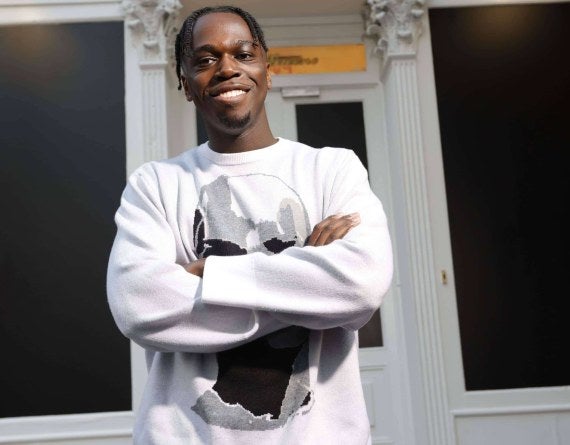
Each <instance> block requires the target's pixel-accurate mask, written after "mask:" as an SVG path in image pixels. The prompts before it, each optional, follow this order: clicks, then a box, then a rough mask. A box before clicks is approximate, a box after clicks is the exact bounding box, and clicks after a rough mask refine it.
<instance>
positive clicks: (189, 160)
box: [107, 139, 392, 445]
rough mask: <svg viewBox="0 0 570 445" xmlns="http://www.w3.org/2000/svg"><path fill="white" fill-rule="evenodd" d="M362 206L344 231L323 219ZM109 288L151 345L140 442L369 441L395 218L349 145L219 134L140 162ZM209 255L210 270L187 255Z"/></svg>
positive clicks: (138, 335)
mask: <svg viewBox="0 0 570 445" xmlns="http://www.w3.org/2000/svg"><path fill="white" fill-rule="evenodd" d="M353 212H358V213H359V214H360V217H361V223H360V224H359V225H358V226H357V227H355V228H353V229H352V230H350V231H349V232H348V234H347V235H346V236H345V237H344V238H343V239H342V240H337V241H334V242H332V243H330V244H329V245H327V246H322V247H312V246H306V247H304V243H305V240H306V238H307V237H308V235H309V234H310V233H311V231H312V228H313V226H314V225H315V224H317V223H318V222H320V221H322V220H323V219H324V218H326V217H327V216H329V215H332V214H337V213H343V214H347V213H353ZM116 223H117V228H118V230H117V236H116V239H115V243H114V245H113V249H112V252H111V258H110V262H109V270H108V283H107V290H108V298H109V304H110V307H111V311H112V313H113V316H114V317H115V320H116V323H117V325H118V326H119V329H120V330H121V331H122V332H123V333H124V334H125V335H126V336H127V337H129V338H130V339H132V340H133V341H135V342H136V343H138V344H139V345H141V346H142V347H144V348H145V349H146V351H147V364H148V371H149V378H148V382H147V385H146V388H145V392H144V395H143V400H142V403H141V406H140V408H139V410H138V413H137V421H136V424H135V431H134V440H135V444H163V445H176V444H228V445H238V444H247V445H249V444H255V445H260V444H292V445H293V444H333V445H334V444H339V445H340V444H342V445H346V444H362V445H364V444H367V443H369V441H370V428H369V422H368V418H367V415H366V409H365V405H364V398H363V394H362V388H361V384H360V375H359V365H358V337H357V332H356V330H357V329H359V328H360V327H362V326H363V325H364V324H365V323H366V322H367V321H368V320H369V318H370V317H371V316H372V314H373V313H374V311H375V310H376V309H377V308H378V306H379V305H380V300H381V297H382V295H384V293H385V292H386V291H387V289H388V286H389V284H390V280H391V277H392V251H391V245H390V239H389V235H388V230H387V225H386V217H385V215H384V212H383V209H382V205H381V204H380V201H379V200H378V199H377V198H376V197H375V196H374V194H373V193H372V191H371V190H370V186H369V184H368V179H367V173H366V170H365V169H364V167H363V166H362V164H361V163H360V161H359V160H358V158H357V157H356V156H355V155H354V153H353V152H352V151H350V150H345V149H338V148H330V147H329V148H323V149H314V148H311V147H308V146H306V145H303V144H300V143H296V142H291V141H288V140H285V139H279V141H278V142H277V143H276V144H274V145H271V146H269V147H266V148H262V149H259V150H254V151H250V152H245V153H236V154H220V153H216V152H214V151H212V150H211V149H210V148H209V147H208V145H207V144H202V145H201V146H199V147H197V148H195V149H192V150H189V151H187V152H185V153H183V154H182V155H180V156H178V157H176V158H173V159H170V160H167V161H162V162H151V163H148V164H145V165H143V166H142V167H140V168H139V169H138V170H137V171H136V172H135V173H133V175H132V176H131V177H130V179H129V181H128V185H127V187H126V189H125V191H124V193H123V197H122V200H121V206H120V208H119V210H118V211H117V215H116ZM200 257H207V260H206V266H205V270H204V277H203V278H199V277H197V276H195V275H192V274H190V273H188V272H186V271H185V269H184V268H183V266H184V265H185V264H188V263H190V262H191V261H193V260H196V259H197V258H200Z"/></svg>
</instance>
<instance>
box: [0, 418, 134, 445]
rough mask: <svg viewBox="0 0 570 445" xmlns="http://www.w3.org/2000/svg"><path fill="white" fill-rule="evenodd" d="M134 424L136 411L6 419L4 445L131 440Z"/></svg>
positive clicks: (1, 424) (1, 430) (0, 428)
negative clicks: (58, 441) (65, 441)
mask: <svg viewBox="0 0 570 445" xmlns="http://www.w3.org/2000/svg"><path fill="white" fill-rule="evenodd" d="M133 423H134V415H133V413H132V411H120V412H108V413H89V414H69V415H52V416H32V417H14V418H4V419H0V444H2V443H22V442H47V441H53V440H81V439H108V438H130V437H131V436H132V426H133ZM24 431H25V432H24Z"/></svg>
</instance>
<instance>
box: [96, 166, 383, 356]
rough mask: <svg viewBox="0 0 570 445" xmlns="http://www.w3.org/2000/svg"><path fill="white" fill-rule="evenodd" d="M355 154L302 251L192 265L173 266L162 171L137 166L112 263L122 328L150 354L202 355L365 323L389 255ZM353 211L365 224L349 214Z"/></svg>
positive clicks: (112, 298)
mask: <svg viewBox="0 0 570 445" xmlns="http://www.w3.org/2000/svg"><path fill="white" fill-rule="evenodd" d="M352 156H353V158H349V159H347V161H346V163H345V164H344V165H342V166H341V169H339V171H341V172H342V173H341V174H340V176H339V178H338V179H337V180H335V185H334V187H333V190H332V192H331V195H332V196H334V199H332V200H331V202H330V204H329V205H328V207H327V208H326V214H325V215H324V216H325V219H324V220H323V221H322V222H321V223H320V224H318V225H317V226H316V227H315V229H314V230H313V232H312V234H311V236H310V237H309V241H308V242H307V245H306V246H303V247H290V248H287V249H285V250H284V251H282V252H281V253H280V254H277V255H271V256H268V255H265V254H263V253H260V252H258V253H252V254H248V255H241V256H235V257H217V256H210V257H208V258H207V260H206V261H204V260H199V259H195V260H194V261H191V262H190V263H189V264H187V263H184V264H180V263H178V262H177V261H179V258H180V257H181V256H182V255H181V250H180V249H181V247H180V246H181V244H182V243H181V241H180V234H179V233H177V231H176V230H173V229H172V226H171V224H170V223H169V221H168V220H167V218H166V215H165V211H164V203H163V202H162V200H163V199H164V197H163V196H162V195H161V193H162V192H161V187H160V186H159V184H158V182H159V179H158V177H157V173H156V171H154V169H153V167H152V166H145V167H144V168H142V169H140V170H139V171H138V172H137V173H136V174H134V175H133V176H132V177H131V178H130V180H129V184H128V185H127V188H126V189H125V192H124V194H123V198H122V201H121V207H120V209H119V211H118V212H117V216H116V222H117V227H118V231H117V237H116V239H115V243H114V245H113V250H112V252H111V258H110V262H109V271H108V280H107V289H108V298H109V304H110V307H111V311H112V313H113V315H114V317H115V321H116V323H117V325H118V327H119V329H120V330H121V331H122V332H123V333H124V334H125V335H126V336H127V337H129V338H131V339H132V340H133V341H135V342H136V343H138V344H140V345H141V346H143V347H145V348H147V349H152V350H159V351H171V352H174V351H180V352H198V353H200V352H218V351H221V350H226V349H231V348H234V347H237V346H239V345H241V344H244V343H247V342H249V341H252V340H254V339H256V338H259V337H261V336H263V335H266V334H269V333H271V332H274V331H277V330H279V329H282V328H284V327H287V326H291V325H297V326H303V327H306V328H309V329H330V328H335V327H342V328H345V329H351V330H356V329H358V328H360V327H361V326H363V325H364V324H365V323H366V322H367V321H368V319H369V318H370V316H371V315H372V314H373V313H374V311H375V310H376V309H377V308H378V306H379V304H380V301H381V297H382V295H383V294H384V293H385V292H386V290H387V288H388V286H389V283H390V280H391V276H392V252H391V246H390V239H389V235H388V230H387V227H386V218H385V215H384V213H383V210H382V206H381V204H380V202H379V201H378V199H377V198H376V197H375V196H374V195H373V193H372V192H371V191H370V187H369V185H368V180H367V174H366V171H365V170H364V168H363V167H362V165H361V164H360V163H359V162H358V161H357V160H355V159H354V158H355V156H354V155H352ZM354 213H358V214H359V215H360V220H361V221H360V223H357V222H356V221H357V219H354V216H352V217H351V216H348V215H351V214H354ZM340 215H344V216H340ZM204 264H207V266H206V267H204ZM276 271H278V272H279V273H276ZM188 272H190V273H188ZM200 276H202V278H200Z"/></svg>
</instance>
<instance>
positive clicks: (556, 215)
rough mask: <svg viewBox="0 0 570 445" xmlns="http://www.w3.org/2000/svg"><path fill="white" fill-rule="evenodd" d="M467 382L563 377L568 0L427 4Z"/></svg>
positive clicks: (477, 386) (530, 382) (505, 384)
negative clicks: (433, 6)
mask: <svg viewBox="0 0 570 445" xmlns="http://www.w3.org/2000/svg"><path fill="white" fill-rule="evenodd" d="M429 19H430V27H431V35H432V47H433V57H434V67H435V77H436V87H437V100H438V107H439V120H440V127H441V138H442V149H443V157H444V170H445V182H446V192H447V201H448V211H449V223H450V229H451V236H452V251H453V267H454V271H455V280H456V292H457V303H458V309H459V319H460V331H461V345H462V352H463V364H464V368H465V380H466V386H467V389H468V390H486V389H506V388H523V387H539V386H559V385H568V384H570V361H569V360H568V344H569V342H570V330H569V328H568V321H567V319H568V313H569V309H570V304H569V302H570V298H569V294H568V285H567V277H568V270H569V269H570V261H569V254H568V252H569V248H570V243H569V230H568V222H569V216H570V205H569V204H570V132H569V124H568V116H569V112H568V104H569V103H570V59H569V58H568V57H567V54H568V49H567V46H568V42H570V26H568V24H569V23H570V4H569V3H557V4H556V3H554V4H542V5H536V4H535V5H517V6H515V5H513V6H493V7H491V6H486V7H466V8H445V9H431V10H430V13H429Z"/></svg>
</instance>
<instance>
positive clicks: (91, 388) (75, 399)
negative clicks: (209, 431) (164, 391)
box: [0, 22, 131, 417]
mask: <svg viewBox="0 0 570 445" xmlns="http://www.w3.org/2000/svg"><path fill="white" fill-rule="evenodd" d="M0 61H1V62H0V127H1V131H0V184H1V193H0V209H1V210H0V214H1V217H0V349H1V350H2V356H3V360H2V366H0V394H2V396H1V398H2V403H1V404H0V416H1V417H16V416H32V415H47V414H70V413H87V412H100V411H123V410H130V409H131V381H130V380H131V379H130V353H129V342H128V341H127V340H126V339H125V338H123V337H122V336H121V334H120V333H119V331H118V330H117V328H116V326H115V324H114V322H113V320H112V317H111V314H110V312H109V309H108V306H107V299H106V292H105V275H106V267H107V260H108V255H109V251H110V248H111V244H112V241H113V237H114V234H115V226H114V222H113V216H114V213H115V211H116V209H117V207H118V205H119V199H120V194H121V192H122V189H123V187H124V183H125V155H126V153H125V106H124V94H125V91H124V56H123V23H122V22H116V23H90V24H66V25H42V26H35V25H34V26H17V27H0Z"/></svg>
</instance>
